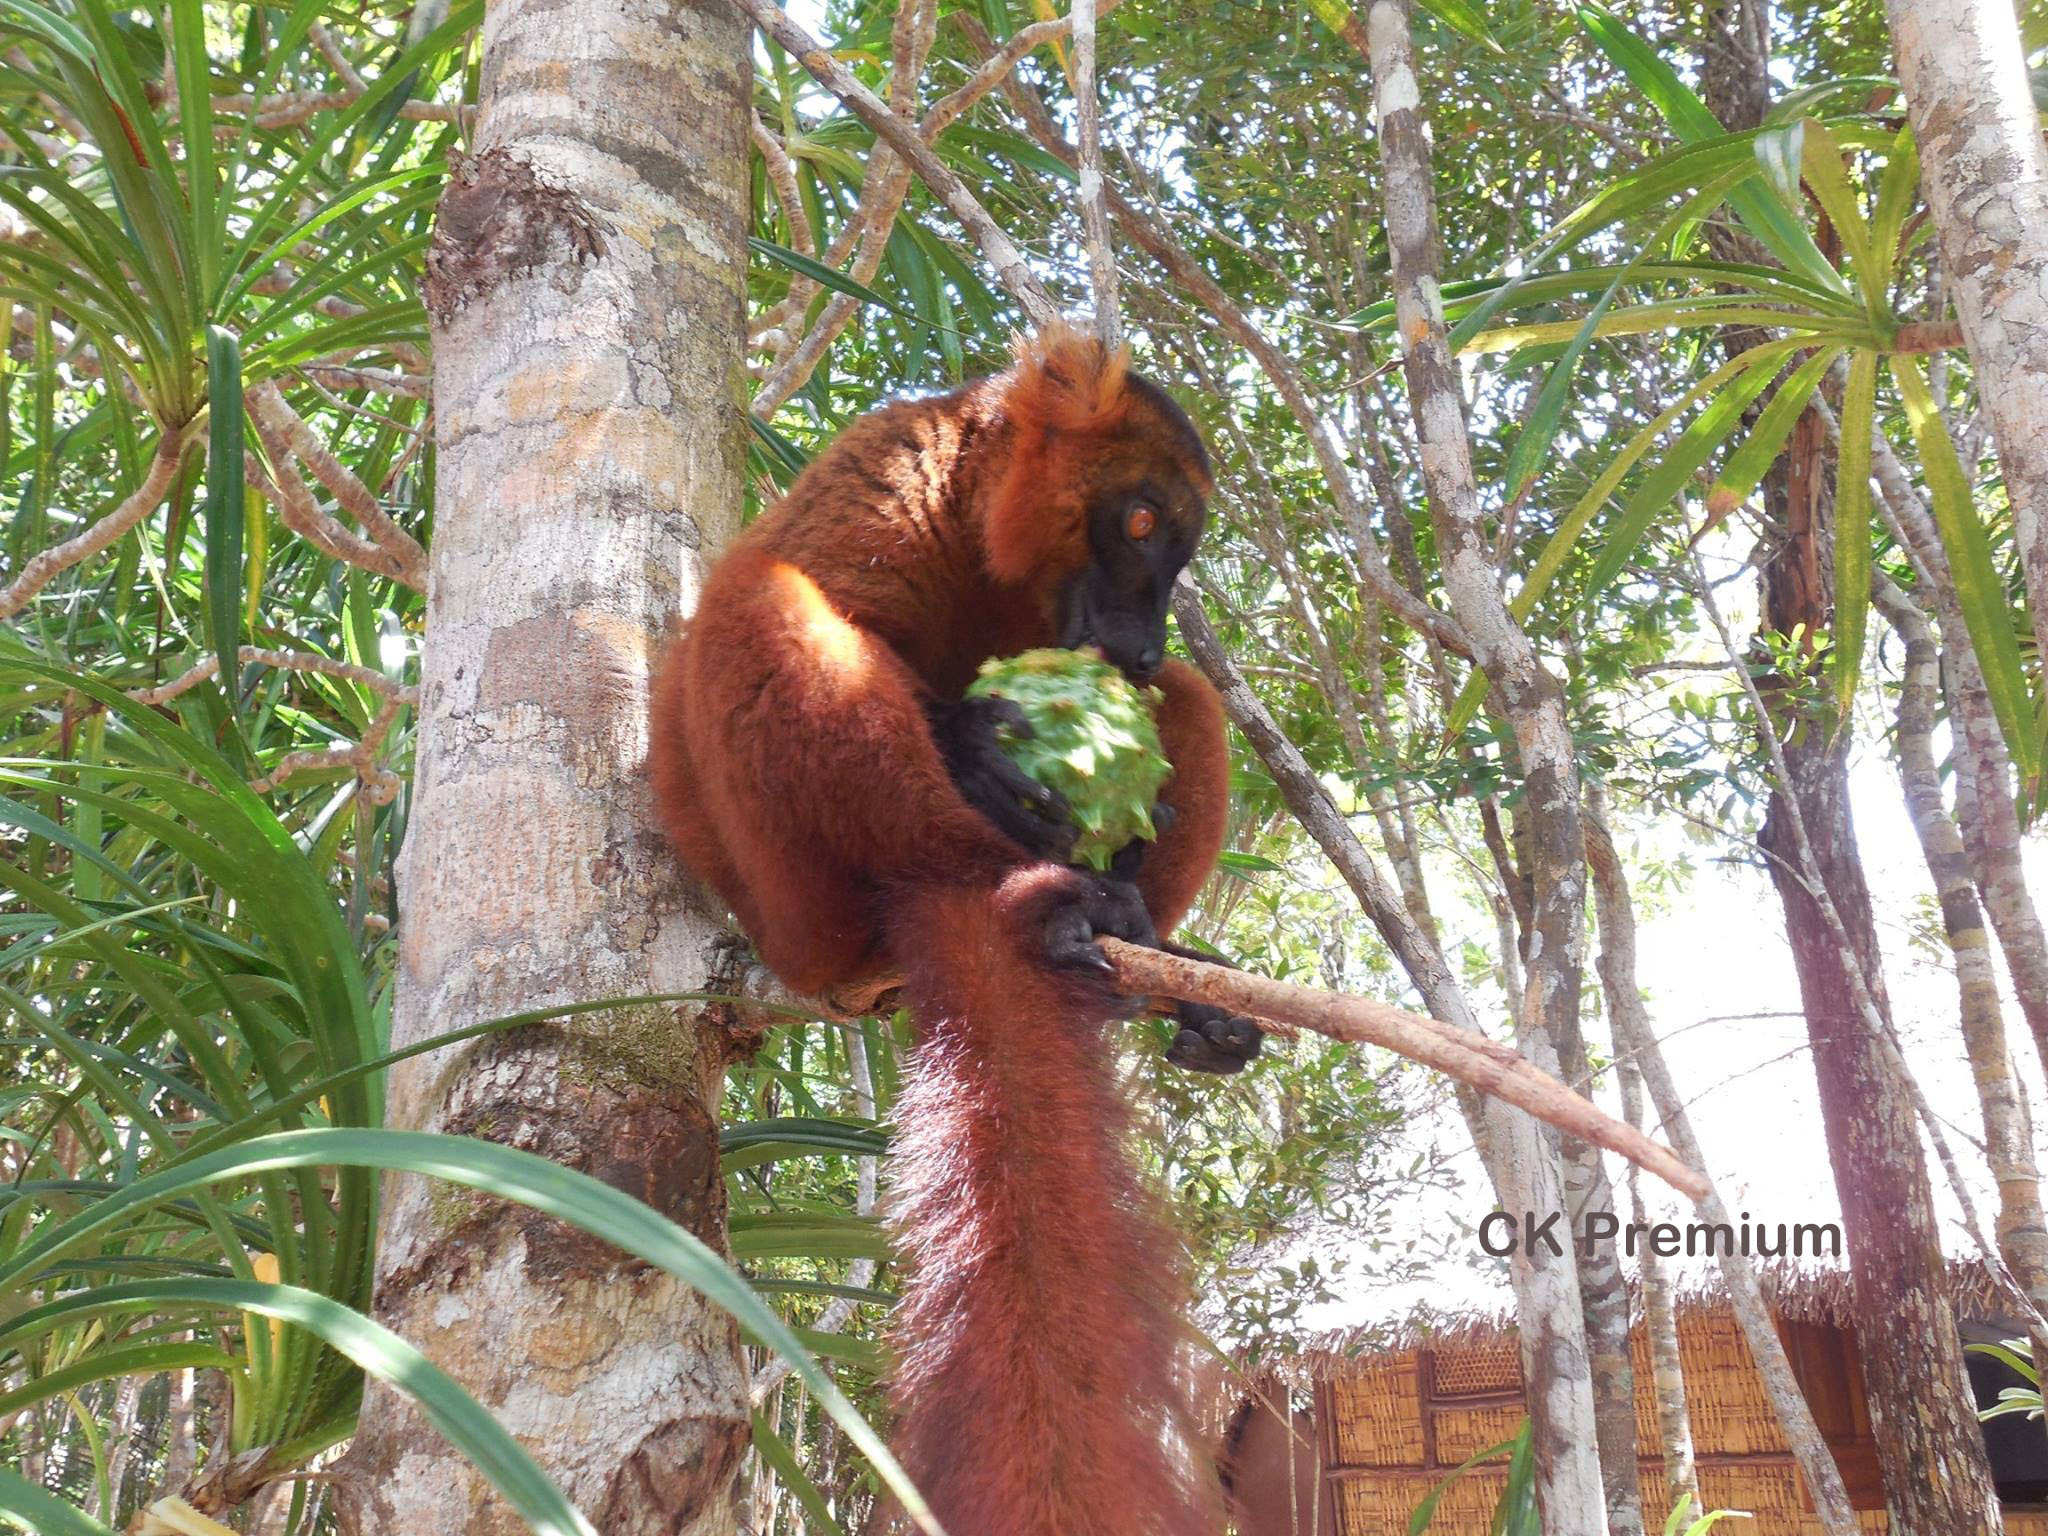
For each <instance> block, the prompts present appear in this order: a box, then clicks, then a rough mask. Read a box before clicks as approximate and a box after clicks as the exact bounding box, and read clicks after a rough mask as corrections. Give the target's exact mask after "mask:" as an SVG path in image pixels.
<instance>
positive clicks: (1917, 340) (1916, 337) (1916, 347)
mask: <svg viewBox="0 0 2048 1536" xmlns="http://www.w3.org/2000/svg"><path fill="white" fill-rule="evenodd" d="M1962 344H1963V322H1962V321H1960V320H1916V321H1914V322H1913V323H1912V324H1910V325H1902V326H1900V327H1899V328H1898V330H1897V331H1895V332H1894V333H1893V334H1892V344H1891V348H1890V350H1891V351H1892V352H1894V353H1901V354H1905V355H1908V356H1917V355H1919V354H1921V353H1927V352H1953V351H1955V350H1956V348H1958V347H1960V346H1961V345H1962Z"/></svg>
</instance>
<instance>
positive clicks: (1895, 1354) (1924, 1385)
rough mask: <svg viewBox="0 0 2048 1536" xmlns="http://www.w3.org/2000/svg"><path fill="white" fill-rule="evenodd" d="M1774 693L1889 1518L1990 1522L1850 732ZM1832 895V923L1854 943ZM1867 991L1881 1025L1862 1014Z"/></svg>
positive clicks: (1823, 602) (1782, 563)
mask: <svg viewBox="0 0 2048 1536" xmlns="http://www.w3.org/2000/svg"><path fill="white" fill-rule="evenodd" d="M1825 447H1826V440H1825V436H1824V433H1823V429H1822V426H1821V423H1820V419H1819V417H1818V416H1817V415H1816V414H1814V413H1813V412H1810V411H1809V412H1808V413H1807V414H1806V415H1805V416H1803V417H1802V418H1801V420H1800V422H1799V424H1798V425H1797V426H1796V427H1795V428H1794V429H1793V434H1792V441H1791V444H1790V446H1789V447H1788V449H1787V451H1786V454H1785V456H1784V458H1782V459H1781V460H1780V461H1779V463H1778V465H1777V466H1776V467H1775V468H1774V469H1773V471H1772V473H1771V475H1770V477H1769V479H1768V480H1767V483H1766V488H1765V494H1766V498H1767V506H1768V509H1769V511H1770V512H1771V514H1772V521H1773V522H1774V523H1775V524H1776V525H1777V526H1778V527H1779V528H1781V529H1782V530H1784V532H1783V536H1782V538H1781V539H1780V540H1779V542H1778V545H1777V547H1776V548H1775V549H1773V550H1772V551H1771V552H1770V556H1769V559H1768V560H1767V562H1766V563H1765V565H1764V567H1763V586H1764V624H1765V627H1766V628H1767V629H1768V630H1770V631H1774V632H1775V633H1776V634H1778V635H1780V636H1784V635H1790V634H1793V633H1795V632H1803V633H1804V634H1805V635H1806V636H1808V637H1812V636H1815V635H1817V634H1819V633H1822V632H1825V630H1826V629H1827V627H1828V625H1829V624H1830V623H1831V622H1832V619H1833V607H1834V605H1833V600H1832V594H1831V592H1830V591H1829V573H1830V572H1831V570H1832V569H1833V549H1832V539H1831V537H1830V529H1829V521H1830V518H1831V515H1832V506H1833V493H1832V486H1831V485H1830V484H1829V478H1830V476H1829V464H1828V460H1827V456H1826V454H1825V451H1824V450H1825ZM1772 691H1773V692H1775V693H1776V694H1778V696H1779V697H1778V698H1777V699H1776V700H1774V701H1773V703H1774V705H1776V706H1778V718H1777V721H1776V730H1777V733H1778V736H1779V738H1780V740H1781V741H1782V742H1783V746H1784V761H1785V773H1786V778H1785V780H1784V781H1782V782H1779V783H1776V784H1774V785H1773V786H1772V791H1771V800H1770V809H1769V811H1768V813H1767V814H1766V816H1765V819H1764V828H1763V835H1762V839H1761V844H1762V848H1763V851H1764V853H1765V856H1766V858H1767V860H1768V862H1769V866H1770V872H1771V881H1772V883H1773V884H1774V885H1775V886H1776V887H1777V889H1778V896H1779V899H1780V901H1781V902H1783V904H1784V908H1785V932H1786V937H1787V939H1788V940H1789V941H1790V943H1791V946H1792V959H1793V964H1794V966H1795V967H1796V969H1797V971H1798V974H1799V992H1800V998H1801V1001H1802V1004H1803V1008H1804V1012H1805V1015H1806V1028H1807V1036H1808V1039H1809V1040H1810V1041H1811V1042H1812V1048H1813V1062H1814V1072H1815V1075H1816V1076H1817V1077H1818V1079H1819V1083H1820V1103H1821V1119H1822V1122H1823V1124H1824V1126H1825V1129H1826V1132H1827V1141H1828V1158H1829V1161H1830V1163H1831V1164H1832V1165H1833V1168H1834V1174H1835V1188H1836V1191H1837V1193H1838V1195H1839V1196H1840V1199H1841V1204H1842V1225H1843V1229H1844V1231H1845V1232H1846V1234H1847V1237H1848V1246H1849V1273H1850V1282H1851V1295H1852V1309H1853V1317H1854V1321H1855V1325H1856V1332H1857V1336H1858V1338H1859V1339H1860V1340H1861V1343H1862V1356H1863V1370H1864V1380H1865V1385H1866V1397H1867V1398H1868V1401H1869V1405H1870V1417H1871V1424H1872V1432H1873V1435H1874V1437H1875V1439H1876V1441H1877V1450H1878V1459H1879V1463H1880V1465H1881V1467H1882V1469H1883V1473H1884V1484H1885V1501H1886V1505H1887V1507H1888V1508H1889V1510H1890V1512H1891V1527H1892V1529H1893V1530H1895V1531H1915V1532H1919V1531H1927V1532H1934V1531H1939V1532H1942V1533H1943V1536H1967V1533H1972V1532H1977V1533H1989V1532H1996V1531H1999V1530H2001V1529H2002V1525H2001V1522H2000V1519H1999V1513H1998V1502H1997V1499H1996V1497H1995V1496H1994V1495H1993V1493H1992V1488H1991V1474H1990V1468H1989V1465H1988V1463H1987V1461H1986V1459H1985V1455H1984V1439H1983V1435H1982V1433H1981V1431H1980V1430H1979V1429H1978V1426H1977V1419H1976V1414H1975V1413H1974V1411H1973V1408H1972V1399H1971V1396H1970V1388H1969V1383H1968V1381H1967V1379H1966V1378H1965V1376H1964V1374H1963V1355H1962V1344H1961V1341H1960V1340H1959V1338H1958V1337H1957V1333H1956V1318H1955V1312H1954V1309H1953V1308H1952V1307H1951V1305H1950V1302H1949V1297H1948V1289H1947V1284H1946V1276H1945V1272H1944V1268H1943V1260H1942V1252H1941V1240H1940V1236H1939V1233H1938V1231H1937V1228H1936V1225H1935V1218H1934V1198H1933V1192H1932V1190H1931V1189H1930V1188H1929V1185H1928V1178H1927V1164H1926V1160H1925V1158H1924V1156H1923V1155H1922V1152H1921V1147H1920V1136H1919V1119H1918V1116H1917V1114H1916V1112H1915V1110H1914V1106H1913V1101H1912V1098H1911V1095H1910V1093H1909V1091H1908V1089H1907V1087H1906V1084H1905V1083H1904V1082H1903V1081H1902V1080H1901V1078H1900V1077H1899V1074H1898V1072H1897V1071H1896V1070H1894V1068H1893V1066H1892V1064H1891V1060H1890V1057H1889V1053H1888V1051H1887V1048H1886V1042H1885V1041H1884V1040H1883V1039H1882V1038H1880V1037H1879V1036H1878V1034H1877V1033H1876V1028H1877V1027H1878V1025H1879V1023H1880V1021H1881V1023H1882V1027H1884V1028H1886V1029H1889V1027H1890V1015H1889V1008H1888V1005H1887V1003H1886V1000H1885V992H1884V976H1883V970H1882V967H1881V965H1880V963H1879V959H1878V954H1879V951H1878V943H1877V932H1876V929H1875V927H1874V925H1873V923H1872V919H1871V908H1870V891H1869V887H1868V886H1867V884H1866V883H1865V881H1864V878H1863V861H1862V856H1861V854H1860V853H1859V852H1858V850H1857V846H1856V832H1855V828H1854V827H1853V826H1852V825H1851V823H1850V819H1849V776H1848V746H1849V733H1848V732H1846V731H1840V732H1837V731H1834V730H1832V729H1831V726H1832V723H1833V722H1832V721H1830V720H1828V719H1826V718H1814V717H1809V716H1805V715H1801V714H1796V713H1793V712H1792V711H1791V710H1790V709H1787V708H1784V707H1783V706H1784V704H1785V700H1786V698H1787V697H1789V695H1788V692H1787V688H1786V684H1785V683H1783V682H1780V683H1779V684H1777V686H1776V687H1775V688H1774V689H1773V690H1772ZM1802 833H1803V835H1802ZM1809 882H1816V883H1817V884H1818V886H1819V893H1818V894H1817V893H1816V892H1815V891H1814V890H1813V889H1811V888H1810V885H1809ZM1823 900H1826V901H1828V902H1831V904H1832V906H1833V908H1834V911H1835V913H1836V914H1838V915H1839V918H1840V922H1841V926H1842V928H1843V930H1845V932H1846V935H1847V939H1848V944H1849V948H1848V949H1846V950H1845V948H1844V946H1843V944H1842V943H1840V942H1838V940H1837V936H1836V933H1835V929H1834V926H1833V923H1832V922H1831V920H1830V916H1829V913H1828V912H1827V910H1826V909H1825V908H1824V907H1823V905H1822V901H1823ZM1859 991H1860V992H1862V993H1865V994H1867V996H1868V997H1869V998H1870V999H1871V1001H1872V1002H1873V1004H1874V1005H1875V1010H1876V1012H1877V1013H1878V1014H1879V1016H1880V1020H1871V1019H1868V1018H1866V1017H1865V1015H1864V1011H1863V1009H1862V1007H1861V1006H1860V1005H1859V1002H1858V999H1857V994H1858V993H1859Z"/></svg>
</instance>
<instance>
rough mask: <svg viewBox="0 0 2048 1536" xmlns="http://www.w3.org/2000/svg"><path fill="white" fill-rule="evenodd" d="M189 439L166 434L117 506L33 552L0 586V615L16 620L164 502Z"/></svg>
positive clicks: (177, 433) (182, 434)
mask: <svg viewBox="0 0 2048 1536" xmlns="http://www.w3.org/2000/svg"><path fill="white" fill-rule="evenodd" d="M188 440H189V433H188V432H183V431H167V432H165V433H164V435H163V437H162V438H161V439H160V440H159V441H158V443H157V445H156V454H155V456H154V457H152V458H151V459H150V461H149V472H148V473H147V474H146V475H144V476H143V480H142V484H140V485H139V486H137V487H136V488H135V489H134V490H133V491H132V492H130V493H129V495H128V497H127V498H126V499H125V500H124V501H122V502H121V504H120V505H119V506H117V507H115V508H114V509H113V511H111V512H109V513H107V514H106V515H105V516H104V517H102V518H100V519H99V520H98V521H96V522H95V523H93V524H92V526H91V527H89V528H87V529H86V530H85V531H84V532H83V533H79V534H75V535H73V536H72V537H71V538H68V539H66V540H65V541H64V542H63V543H61V544H53V545H51V546H50V547H49V548H48V549H43V550H38V551H37V552H36V553H35V554H33V555H31V556H30V557H29V558H28V560H27V562H26V563H24V564H23V566H22V568H21V574H20V575H18V576H16V577H15V578H14V580H12V581H10V582H9V583H8V584H7V585H6V586H5V587H4V588H0V619H11V618H13V617H14V616H15V615H16V614H17V613H19V612H21V610H22V609H24V608H26V607H27V606H28V605H29V602H30V600H31V599H33V598H34V597H35V595H36V594H37V593H38V592H40V591H42V590H43V588H44V587H46V586H48V585H49V584H50V582H51V580H52V579H54V578H55V577H56V576H57V575H58V573H60V572H62V571H67V570H69V569H70V568H71V567H72V566H74V565H77V564H79V563H80V562H81V561H84V560H89V559H91V558H92V557H93V556H94V555H96V554H98V553H99V552H100V551H101V550H103V549H105V548H106V547H107V546H108V545H109V544H111V543H113V542H114V540H116V539H118V538H120V537H121V535H122V534H124V533H126V532H127V531H128V530H129V529H130V528H133V527H134V526H135V525H136V524H137V523H139V522H141V521H142V520H143V519H144V518H145V517H147V516H149V514H150V513H152V512H154V511H155V510H156V509H157V508H158V507H159V506H161V505H162V504H163V499H164V497H165V496H166V495H167V494H169V492H170V489H171V480H172V478H173V477H174V476H175V475H176V474H177V472H178V460H179V459H180V458H181V457H182V456H183V454H184V451H185V444H186V442H187V441H188Z"/></svg>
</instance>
